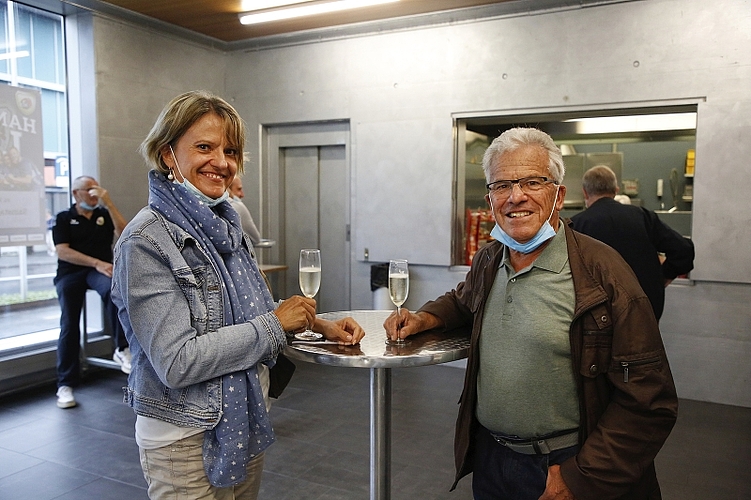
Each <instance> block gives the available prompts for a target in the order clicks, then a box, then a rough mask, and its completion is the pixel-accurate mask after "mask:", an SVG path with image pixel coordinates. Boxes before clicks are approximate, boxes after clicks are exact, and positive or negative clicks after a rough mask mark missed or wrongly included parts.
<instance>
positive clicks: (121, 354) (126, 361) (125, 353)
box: [112, 347, 131, 374]
mask: <svg viewBox="0 0 751 500" xmlns="http://www.w3.org/2000/svg"><path fill="white" fill-rule="evenodd" d="M112 359H113V360H115V361H116V362H117V363H118V364H119V365H120V369H121V370H122V372H123V373H125V374H129V373H130V360H131V358H130V348H129V347H126V348H125V349H115V354H113V355H112Z"/></svg>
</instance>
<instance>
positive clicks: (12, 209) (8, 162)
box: [0, 84, 47, 247]
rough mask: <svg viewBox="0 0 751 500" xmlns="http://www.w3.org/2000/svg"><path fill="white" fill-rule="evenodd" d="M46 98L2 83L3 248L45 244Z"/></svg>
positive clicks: (0, 181) (0, 208) (0, 216)
mask: <svg viewBox="0 0 751 500" xmlns="http://www.w3.org/2000/svg"><path fill="white" fill-rule="evenodd" d="M41 105H42V95H41V93H40V92H39V91H38V90H34V89H26V88H21V87H13V86H11V85H2V84H0V246H3V247H6V246H29V245H43V244H44V243H45V239H44V236H45V231H46V220H47V214H46V208H45V207H46V203H45V197H44V174H43V172H44V142H43V141H42V109H41Z"/></svg>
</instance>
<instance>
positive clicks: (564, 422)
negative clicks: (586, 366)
mask: <svg viewBox="0 0 751 500" xmlns="http://www.w3.org/2000/svg"><path fill="white" fill-rule="evenodd" d="M574 302H575V296H574V283H573V281H572V279H571V268H570V266H569V261H568V250H567V248H566V234H565V231H564V230H563V226H562V225H561V226H559V228H558V232H557V234H556V236H554V237H553V239H552V240H551V241H550V243H549V244H548V246H547V247H546V248H545V249H544V250H543V251H542V253H541V254H540V255H539V256H538V257H537V259H536V260H535V262H533V263H532V264H531V265H530V266H528V267H526V268H524V269H521V270H520V271H519V272H514V269H513V267H512V266H511V263H510V261H509V254H508V249H505V250H504V256H503V261H502V263H501V265H500V267H499V268H498V275H497V276H496V279H495V283H494V284H493V288H492V290H491V291H490V295H489V297H488V303H487V304H486V307H485V315H484V317H483V320H482V332H481V334H480V371H479V373H478V377H477V418H478V420H479V421H480V423H481V424H482V425H483V426H484V427H486V428H487V429H489V430H491V431H493V432H497V433H501V434H505V435H509V436H519V437H522V438H534V437H540V436H545V435H548V434H551V433H554V432H559V431H564V430H568V429H575V428H577V427H579V404H578V398H577V394H576V381H575V379H574V374H573V371H572V369H571V345H570V343H569V328H570V326H571V321H572V319H573V316H574Z"/></svg>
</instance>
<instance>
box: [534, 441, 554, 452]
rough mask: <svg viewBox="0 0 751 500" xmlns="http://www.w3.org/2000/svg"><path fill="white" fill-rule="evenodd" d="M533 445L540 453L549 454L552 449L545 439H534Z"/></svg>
mask: <svg viewBox="0 0 751 500" xmlns="http://www.w3.org/2000/svg"><path fill="white" fill-rule="evenodd" d="M532 447H533V448H534V449H535V452H537V454H538V455H549V454H550V452H551V450H550V446H549V445H548V442H547V441H546V440H545V439H540V440H538V441H532Z"/></svg>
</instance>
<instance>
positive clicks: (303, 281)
mask: <svg viewBox="0 0 751 500" xmlns="http://www.w3.org/2000/svg"><path fill="white" fill-rule="evenodd" d="M299 269H300V273H299V277H300V291H301V292H302V294H303V295H305V296H306V297H308V298H309V299H312V298H313V297H315V296H316V294H317V293H318V289H319V288H320V287H321V251H320V250H317V249H312V248H303V249H302V250H300V268H299ZM295 337H296V338H298V339H300V340H318V339H320V338H321V337H322V335H321V334H320V333H316V332H314V331H312V330H305V331H304V332H302V333H298V334H297V335H295Z"/></svg>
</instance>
